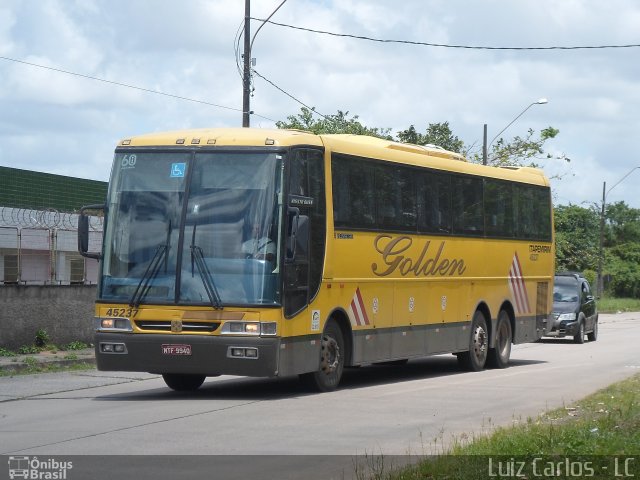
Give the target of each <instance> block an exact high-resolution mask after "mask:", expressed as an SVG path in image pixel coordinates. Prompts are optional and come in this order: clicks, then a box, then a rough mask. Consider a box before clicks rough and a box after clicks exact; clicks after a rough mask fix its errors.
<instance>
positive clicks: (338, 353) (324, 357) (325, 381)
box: [300, 320, 347, 392]
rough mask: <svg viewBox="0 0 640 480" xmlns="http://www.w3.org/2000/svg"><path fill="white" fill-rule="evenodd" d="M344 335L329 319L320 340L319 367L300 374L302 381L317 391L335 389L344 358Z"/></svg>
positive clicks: (342, 368)
mask: <svg viewBox="0 0 640 480" xmlns="http://www.w3.org/2000/svg"><path fill="white" fill-rule="evenodd" d="M344 345H345V343H344V335H343V334H342V330H341V329H340V327H339V326H338V324H337V323H336V322H335V321H333V320H329V322H327V325H326V327H325V329H324V332H323V333H322V338H321V341H320V367H319V368H318V370H317V371H315V372H310V373H303V374H302V375H300V379H301V380H302V382H303V383H304V384H305V385H306V386H308V387H309V388H311V389H313V390H315V391H319V392H330V391H332V390H335V389H336V388H337V387H338V384H339V383H340V379H341V378H342V372H343V371H344V362H345V358H346V353H347V352H346V351H345V346H344Z"/></svg>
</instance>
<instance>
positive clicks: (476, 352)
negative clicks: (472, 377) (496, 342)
mask: <svg viewBox="0 0 640 480" xmlns="http://www.w3.org/2000/svg"><path fill="white" fill-rule="evenodd" d="M488 351H489V335H488V331H487V320H486V319H485V318H484V315H483V314H482V312H480V311H477V312H476V313H475V315H474V316H473V321H472V322H471V336H470V338H469V350H468V351H466V352H461V353H458V354H457V356H458V363H459V364H460V366H461V367H462V368H464V369H465V370H470V371H472V372H479V371H480V370H482V369H483V368H484V365H485V363H486V361H487V353H488Z"/></svg>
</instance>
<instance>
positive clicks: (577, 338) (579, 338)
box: [573, 318, 584, 343]
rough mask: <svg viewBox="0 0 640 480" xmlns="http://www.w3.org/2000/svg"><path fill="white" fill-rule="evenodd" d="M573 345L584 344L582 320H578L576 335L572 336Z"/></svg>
mask: <svg viewBox="0 0 640 480" xmlns="http://www.w3.org/2000/svg"><path fill="white" fill-rule="evenodd" d="M573 343H584V319H583V318H580V325H579V326H578V333H576V334H575V335H574V336H573Z"/></svg>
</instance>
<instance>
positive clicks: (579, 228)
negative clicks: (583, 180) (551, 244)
mask: <svg viewBox="0 0 640 480" xmlns="http://www.w3.org/2000/svg"><path fill="white" fill-rule="evenodd" d="M554 224H555V231H556V270H558V271H561V270H568V271H579V272H582V271H584V270H595V269H596V267H597V263H598V246H599V238H600V237H599V228H600V220H599V215H598V212H597V211H596V209H595V208H584V207H580V206H578V205H568V206H567V205H559V206H557V207H556V208H555V210H554Z"/></svg>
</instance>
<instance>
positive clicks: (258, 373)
mask: <svg viewBox="0 0 640 480" xmlns="http://www.w3.org/2000/svg"><path fill="white" fill-rule="evenodd" d="M95 350H96V364H97V367H98V370H103V371H125V372H149V373H158V374H163V373H182V374H198V375H207V376H214V375H242V376H255V377H273V376H276V375H278V355H279V350H280V339H279V338H275V337H273V338H272V337H266V338H265V337H246V336H242V337H239V336H226V335H225V336H205V335H179V336H178V335H163V334H147V333H144V334H138V333H112V332H109V333H106V332H96V336H95Z"/></svg>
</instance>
